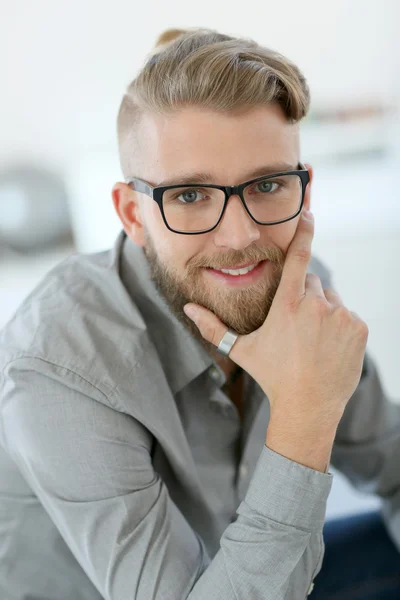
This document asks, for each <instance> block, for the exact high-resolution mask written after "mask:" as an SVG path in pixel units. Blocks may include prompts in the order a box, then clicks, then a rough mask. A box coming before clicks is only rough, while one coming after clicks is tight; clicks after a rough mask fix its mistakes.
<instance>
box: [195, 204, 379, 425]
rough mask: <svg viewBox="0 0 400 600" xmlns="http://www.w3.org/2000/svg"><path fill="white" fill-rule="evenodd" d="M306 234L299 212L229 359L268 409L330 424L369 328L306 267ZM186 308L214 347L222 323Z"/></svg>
mask: <svg viewBox="0 0 400 600" xmlns="http://www.w3.org/2000/svg"><path fill="white" fill-rule="evenodd" d="M313 236H314V218H313V216H312V215H310V216H309V218H305V216H304V215H303V214H302V216H301V218H300V219H299V222H298V226H297V229H296V233H295V235H294V237H293V240H292V242H291V244H290V246H289V249H288V251H287V255H286V260H285V264H284V266H283V271H282V277H281V281H280V284H279V287H278V289H277V291H276V294H275V297H274V300H273V302H272V305H271V308H270V311H269V314H268V316H267V318H266V319H265V321H264V323H263V324H262V326H261V327H260V328H259V329H257V330H255V331H253V332H252V333H250V334H249V335H245V336H239V338H238V339H237V340H236V342H235V344H234V346H233V348H232V350H231V352H230V354H229V357H230V358H231V359H232V360H233V361H234V362H235V363H237V364H238V365H240V366H241V367H242V368H243V369H244V370H245V371H247V372H248V373H249V374H250V375H251V376H252V377H253V379H255V380H256V381H257V382H258V383H259V385H260V386H261V387H262V389H263V390H264V392H265V393H266V395H267V396H268V399H269V402H270V407H271V414H272V413H275V414H278V415H280V416H284V415H285V416H286V417H287V418H288V419H294V418H297V419H302V420H303V421H305V420H307V421H308V422H310V421H312V422H314V423H315V424H317V425H318V427H321V426H322V425H323V424H324V423H326V424H327V426H328V425H329V424H331V425H332V424H333V425H336V426H337V424H338V423H339V421H340V418H341V416H342V414H343V411H344V409H345V407H346V404H347V402H348V401H349V399H350V398H351V396H352V394H353V393H354V391H355V389H356V387H357V385H358V382H359V380H360V377H361V370H362V365H363V359H364V354H365V349H366V344H367V340H368V334H369V331H368V327H367V325H366V324H365V322H364V321H362V320H361V319H360V318H359V317H358V315H357V314H356V313H354V312H351V311H349V310H348V309H347V308H346V307H345V306H344V304H343V302H342V300H341V298H340V296H339V295H338V294H337V293H336V292H334V291H333V290H331V289H325V290H323V289H322V284H321V280H320V278H319V277H318V276H316V275H314V274H310V273H307V267H308V263H309V260H310V258H311V243H312V239H313ZM188 306H193V307H195V308H196V316H195V318H194V319H193V318H192V319H193V320H194V322H195V323H196V325H197V327H198V328H199V330H200V333H201V334H202V336H203V337H204V338H205V339H206V340H207V341H209V342H211V343H212V344H214V345H216V346H218V344H219V343H220V341H221V339H222V337H223V335H224V334H225V333H226V331H227V327H226V325H224V324H223V323H222V322H221V321H220V320H219V319H218V318H217V316H216V315H214V314H213V313H212V312H211V311H209V310H207V309H206V308H204V307H201V306H199V305H195V304H192V303H190V304H187V305H186V306H185V312H186V307H188ZM186 314H188V313H186ZM188 316H189V317H191V315H189V314H188Z"/></svg>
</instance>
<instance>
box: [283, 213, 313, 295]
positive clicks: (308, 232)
mask: <svg viewBox="0 0 400 600" xmlns="http://www.w3.org/2000/svg"><path fill="white" fill-rule="evenodd" d="M310 214H311V213H310ZM313 237H314V218H313V216H312V214H311V216H310V217H307V216H305V215H304V211H303V212H302V213H301V218H300V219H299V222H298V224H297V229H296V233H295V234H294V237H293V239H292V241H291V243H290V246H289V249H288V251H287V253H286V260H285V264H284V265H283V271H282V276H281V281H280V284H279V288H278V290H277V294H279V295H280V296H282V297H284V298H285V299H286V300H288V301H289V302H292V301H296V300H297V299H298V298H301V297H302V296H304V294H305V281H306V275H307V268H308V263H309V261H310V258H311V244H312V240H313Z"/></svg>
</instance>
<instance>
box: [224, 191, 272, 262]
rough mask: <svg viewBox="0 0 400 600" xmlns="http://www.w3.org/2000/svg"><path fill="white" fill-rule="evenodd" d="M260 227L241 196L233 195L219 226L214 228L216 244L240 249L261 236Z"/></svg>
mask: <svg viewBox="0 0 400 600" xmlns="http://www.w3.org/2000/svg"><path fill="white" fill-rule="evenodd" d="M260 227H261V225H258V224H257V223H256V222H255V221H253V219H252V218H251V217H250V215H249V214H248V213H247V211H246V209H245V207H244V206H243V204H242V201H241V199H240V196H238V195H236V194H235V195H232V196H231V197H230V198H229V200H228V204H227V206H226V208H225V212H224V214H223V216H222V219H221V221H220V222H219V224H218V227H216V229H214V242H215V245H216V246H226V247H229V248H234V249H235V250H240V249H242V248H246V247H247V246H249V245H250V244H252V243H253V242H254V241H255V240H258V239H259V238H260V235H261V234H260Z"/></svg>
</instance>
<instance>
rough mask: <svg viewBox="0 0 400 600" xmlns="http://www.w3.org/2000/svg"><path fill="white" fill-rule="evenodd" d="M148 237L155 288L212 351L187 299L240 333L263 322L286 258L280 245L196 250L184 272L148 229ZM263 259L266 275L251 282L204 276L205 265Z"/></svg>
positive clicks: (147, 250) (223, 265)
mask: <svg viewBox="0 0 400 600" xmlns="http://www.w3.org/2000/svg"><path fill="white" fill-rule="evenodd" d="M144 237H145V246H144V247H143V251H144V254H145V256H146V259H147V262H148V265H149V269H150V277H151V279H152V281H153V282H154V284H155V286H156V288H157V290H158V291H159V293H160V294H161V295H162V296H163V297H164V299H165V300H166V302H167V304H168V305H169V307H170V309H171V311H172V313H173V314H174V315H175V316H176V318H177V319H178V320H179V321H180V322H181V323H182V324H183V325H184V326H185V327H186V328H187V329H188V330H189V331H190V333H191V335H192V336H193V337H195V338H196V339H197V340H198V341H199V342H201V344H202V345H203V346H204V347H205V348H206V350H207V351H208V352H210V353H211V354H213V355H215V350H216V346H214V345H213V344H211V343H210V342H208V341H207V340H205V339H204V338H203V336H202V335H201V333H200V331H199V329H198V328H197V327H196V325H195V324H194V323H193V321H192V320H191V319H189V317H187V316H186V314H185V312H184V310H183V307H184V305H185V304H187V303H188V302H194V303H195V304H200V305H201V306H204V307H205V308H207V309H208V310H210V311H211V312H213V313H214V314H215V315H216V316H217V317H218V318H219V319H220V321H222V323H224V324H225V325H226V326H227V327H229V328H231V329H233V330H234V331H235V332H236V333H238V334H239V335H247V334H249V333H251V332H252V331H255V330H256V329H258V328H259V327H261V325H262V324H263V323H264V321H265V319H266V318H267V316H268V313H269V311H270V308H271V305H272V302H273V299H274V297H275V294H276V291H277V289H278V286H279V283H280V280H281V276H282V270H283V265H284V261H285V254H284V253H283V252H282V250H280V249H279V248H257V247H255V246H252V247H249V248H247V249H246V250H245V251H242V252H240V251H237V252H233V251H232V252H231V253H229V254H225V255H223V254H222V253H220V252H219V253H218V254H215V255H213V256H208V257H206V256H195V257H193V258H192V259H191V260H190V261H189V263H188V265H187V269H186V272H185V273H184V274H179V273H178V272H177V271H176V269H174V267H173V265H164V264H163V263H162V262H161V260H160V258H159V256H158V254H157V251H156V248H155V246H154V244H153V240H152V239H151V236H150V234H149V232H148V231H147V230H146V229H145V231H144ZM262 260H269V261H270V265H268V266H267V267H266V270H268V275H266V277H265V279H263V280H261V281H257V282H256V283H254V284H252V285H249V286H248V287H243V288H242V287H236V286H235V287H232V288H230V287H229V286H224V285H218V284H217V283H215V284H214V285H213V284H212V281H210V280H211V278H209V277H207V281H206V278H205V277H204V267H212V268H214V269H221V268H229V265H232V266H234V265H237V264H242V263H251V264H255V263H258V262H260V261H262Z"/></svg>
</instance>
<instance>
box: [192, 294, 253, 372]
mask: <svg viewBox="0 0 400 600" xmlns="http://www.w3.org/2000/svg"><path fill="white" fill-rule="evenodd" d="M183 310H184V311H185V314H186V315H187V316H188V317H189V319H191V320H192V321H193V322H194V323H195V325H196V327H197V328H198V329H199V331H200V333H201V335H202V336H203V338H204V339H205V340H207V342H210V343H211V344H214V346H217V347H218V346H219V343H220V341H221V340H222V338H223V337H224V335H225V333H226V332H227V331H228V327H227V326H226V325H224V324H223V323H222V321H220V319H219V318H218V317H217V316H216V315H215V314H214V313H213V312H211V311H210V310H208V309H207V308H204V306H199V305H198V304H193V303H192V302H190V303H189V304H185V306H184V307H183ZM241 337H242V336H239V337H238V339H237V340H236V341H235V343H234V345H233V347H232V350H231V352H230V353H229V358H231V359H232V360H233V361H234V362H236V363H237V364H239V362H238V361H239V360H240V359H239V356H240V349H239V351H238V348H237V345H238V344H239V342H240V341H241ZM239 346H240V344H239ZM240 366H241V365H240Z"/></svg>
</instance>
